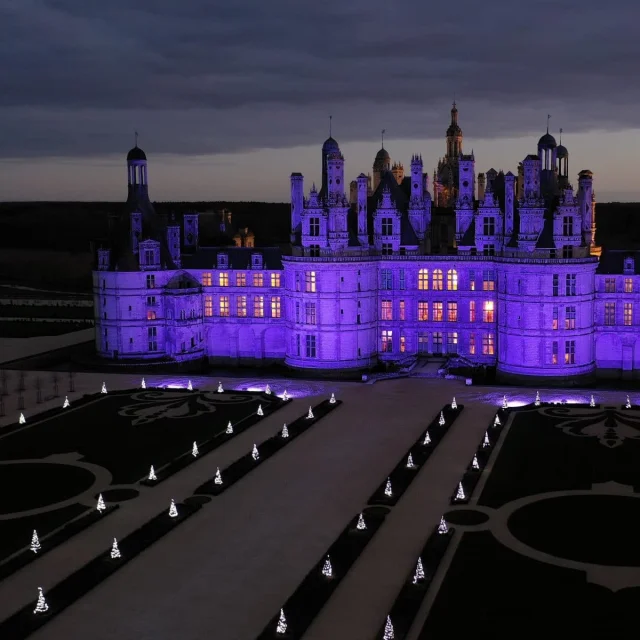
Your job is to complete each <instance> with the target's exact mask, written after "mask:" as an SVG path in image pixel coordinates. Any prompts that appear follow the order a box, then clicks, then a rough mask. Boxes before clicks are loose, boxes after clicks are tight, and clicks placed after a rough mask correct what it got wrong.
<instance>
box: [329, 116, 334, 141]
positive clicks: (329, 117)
mask: <svg viewBox="0 0 640 640" xmlns="http://www.w3.org/2000/svg"><path fill="white" fill-rule="evenodd" d="M331 118H333V116H329V137H331Z"/></svg>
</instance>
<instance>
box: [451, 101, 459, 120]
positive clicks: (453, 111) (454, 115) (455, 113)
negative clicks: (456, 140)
mask: <svg viewBox="0 0 640 640" xmlns="http://www.w3.org/2000/svg"><path fill="white" fill-rule="evenodd" d="M451 124H452V125H454V126H455V125H457V124H458V107H456V100H455V98H454V99H453V105H452V106H451Z"/></svg>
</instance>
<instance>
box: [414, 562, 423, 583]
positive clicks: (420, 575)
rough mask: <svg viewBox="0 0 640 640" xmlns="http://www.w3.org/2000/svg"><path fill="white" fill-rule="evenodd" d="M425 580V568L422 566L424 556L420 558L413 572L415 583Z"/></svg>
mask: <svg viewBox="0 0 640 640" xmlns="http://www.w3.org/2000/svg"><path fill="white" fill-rule="evenodd" d="M422 580H424V568H423V566H422V558H418V564H416V572H415V573H414V574H413V584H418V582H420V581H422Z"/></svg>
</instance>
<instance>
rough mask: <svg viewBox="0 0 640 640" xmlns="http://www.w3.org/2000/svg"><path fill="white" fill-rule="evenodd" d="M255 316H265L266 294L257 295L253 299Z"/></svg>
mask: <svg viewBox="0 0 640 640" xmlns="http://www.w3.org/2000/svg"><path fill="white" fill-rule="evenodd" d="M253 317H254V318H264V296H256V297H255V298H254V299H253Z"/></svg>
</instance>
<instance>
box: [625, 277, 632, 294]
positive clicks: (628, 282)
mask: <svg viewBox="0 0 640 640" xmlns="http://www.w3.org/2000/svg"><path fill="white" fill-rule="evenodd" d="M624 292H625V293H633V278H625V279H624Z"/></svg>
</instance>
